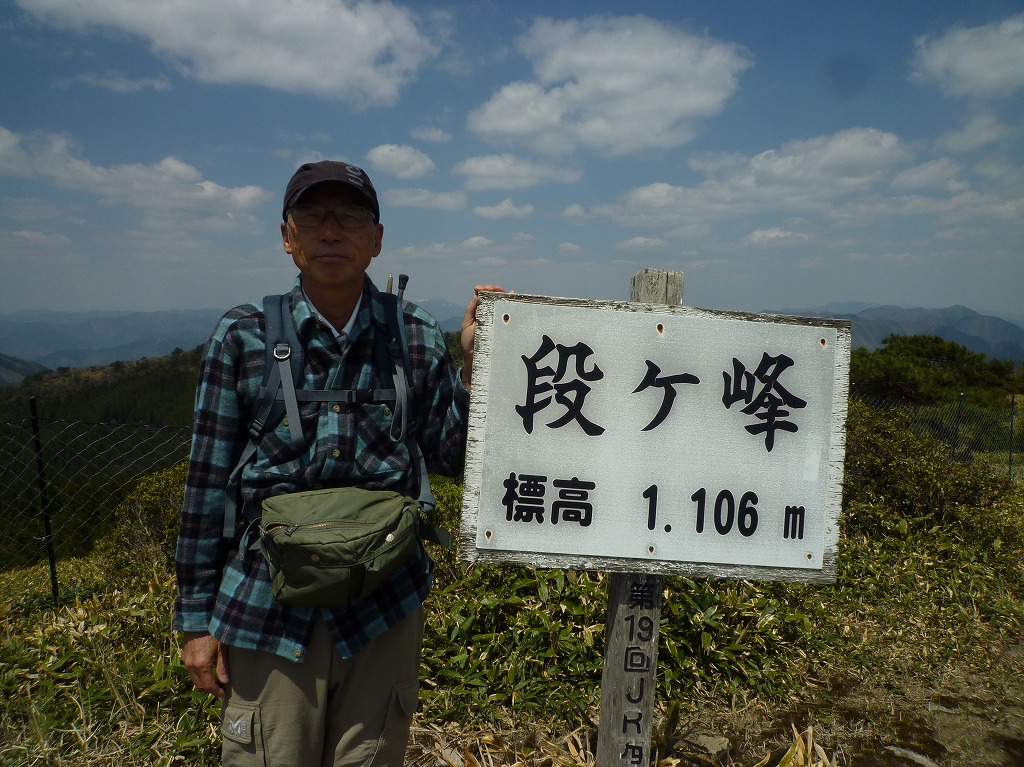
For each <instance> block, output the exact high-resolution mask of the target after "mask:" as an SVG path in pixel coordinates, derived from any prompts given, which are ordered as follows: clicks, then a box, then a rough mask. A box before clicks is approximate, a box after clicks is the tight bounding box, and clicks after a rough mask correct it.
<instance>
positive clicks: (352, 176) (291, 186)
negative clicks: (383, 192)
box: [281, 160, 380, 223]
mask: <svg viewBox="0 0 1024 767" xmlns="http://www.w3.org/2000/svg"><path fill="white" fill-rule="evenodd" d="M326 182H332V183H335V184H345V185H346V186H350V187H352V188H353V189H355V190H356V191H357V192H359V193H360V194H361V195H362V196H363V197H364V198H365V199H366V202H367V203H368V206H367V207H369V209H370V210H371V211H372V212H373V220H374V221H375V222H377V223H380V204H379V203H378V202H377V190H376V189H374V188H373V183H372V182H371V181H370V177H369V176H367V175H366V171H365V170H363V169H362V168H359V167H357V166H355V165H349V164H348V163H346V162H338V161H337V160H321V161H320V162H307V163H305V164H304V165H300V166H299V169H298V170H297V171H295V175H293V176H292V179H291V181H289V182H288V187H287V188H286V189H285V190H284V207H283V208H282V210H281V218H282V219H287V218H288V211H289V210H291V208H292V207H293V206H294V205H295V203H297V202H298V201H299V198H300V197H301V196H302V195H303V194H304V193H305V192H306V190H308V189H309V188H310V187H312V186H315V185H316V184H323V183H326Z"/></svg>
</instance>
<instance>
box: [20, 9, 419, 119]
mask: <svg viewBox="0 0 1024 767" xmlns="http://www.w3.org/2000/svg"><path fill="white" fill-rule="evenodd" d="M17 2H18V4H19V5H20V6H21V7H22V8H23V9H24V10H26V11H28V12H30V13H32V14H34V15H35V16H37V17H40V18H43V19H45V20H46V21H48V22H50V23H52V24H54V25H55V26H58V27H61V28H70V29H86V30H87V29H91V28H94V27H100V28H112V29H115V30H119V31H122V32H127V33H129V34H132V35H138V36H140V37H142V38H144V39H146V40H148V41H149V43H150V46H151V47H152V49H153V51H154V52H155V53H156V54H158V55H160V56H162V57H164V58H166V59H167V60H169V61H171V62H172V63H174V64H175V66H176V67H177V68H178V69H179V70H180V71H181V72H182V73H183V74H185V75H187V76H191V77H195V78H196V79H198V80H201V81H203V82H207V83H217V84H221V85H260V86H265V87H268V88H275V89H278V90H283V91H287V92H290V93H311V94H313V95H315V96H319V97H321V98H324V99H331V100H344V101H351V102H353V103H355V104H357V105H359V106H376V105H393V104H395V103H396V102H397V101H398V95H399V91H400V89H401V88H402V86H404V85H405V84H407V83H408V82H409V81H410V80H412V79H413V78H414V77H415V75H416V72H417V70H418V69H419V68H420V66H422V64H423V63H424V62H425V61H426V60H427V59H428V58H429V57H431V56H433V55H434V54H435V53H436V52H437V45H436V43H434V42H433V41H432V40H431V39H429V38H428V37H427V36H425V35H424V34H423V33H422V32H420V30H418V29H417V26H416V19H415V17H414V15H413V13H412V12H411V11H410V10H408V9H406V8H401V7H399V6H396V5H393V4H392V3H390V2H383V3H369V2H350V0H289V2H287V3H281V2H278V1H277V0H221V1H220V2H208V0H162V1H161V2H134V1H133V0H89V2H87V3H81V2H70V1H69V0H17Z"/></svg>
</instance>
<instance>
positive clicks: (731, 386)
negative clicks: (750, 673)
mask: <svg viewBox="0 0 1024 767" xmlns="http://www.w3.org/2000/svg"><path fill="white" fill-rule="evenodd" d="M477 318H478V329H477V352H476V356H475V367H474V373H473V391H472V398H471V406H470V424H469V443H468V448H467V461H466V473H465V482H464V488H465V492H464V498H463V518H462V528H461V547H460V556H461V557H462V558H463V559H465V560H469V561H478V562H496V563H497V562H507V563H515V564H524V565H532V566H537V567H555V568H575V569H589V570H605V571H611V572H630V573H650V574H688V575H698V576H728V577H741V578H748V579H760V580H789V581H804V582H831V581H833V580H834V579H835V557H836V551H837V543H838V527H839V526H838V520H839V506H840V500H841V488H842V473H843V456H844V446H845V441H844V426H845V420H846V406H847V394H848V370H849V354H850V324H849V322H848V321H844V320H823V319H809V318H799V317H784V316H774V315H761V314H741V313H735V312H721V311H710V310H702V309H695V308H689V307H679V306H660V305H651V304H642V303H632V302H612V301H584V300H575V299H560V298H549V297H541V296H524V295H508V294H485V295H484V296H482V297H481V302H480V306H479V308H478V311H477Z"/></svg>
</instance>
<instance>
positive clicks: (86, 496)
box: [0, 418, 192, 570]
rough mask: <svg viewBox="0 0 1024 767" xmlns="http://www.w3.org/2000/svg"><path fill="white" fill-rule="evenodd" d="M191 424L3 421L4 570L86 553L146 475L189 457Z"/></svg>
mask: <svg viewBox="0 0 1024 767" xmlns="http://www.w3.org/2000/svg"><path fill="white" fill-rule="evenodd" d="M191 436H192V435H191V430H190V429H187V428H182V427H166V426H130V425H125V424H104V423H83V422H76V421H61V420H48V419H33V418H27V419H25V420H24V421H21V422H18V423H0V460H2V461H3V466H4V467H5V469H4V472H3V480H2V481H0V521H2V523H3V524H2V528H0V529H2V531H3V532H2V533H0V570H7V569H10V568H14V567H24V566H27V565H32V564H36V563H38V562H41V561H46V560H47V559H48V558H49V559H51V561H52V559H54V558H56V559H62V558H65V557H72V556H77V555H81V554H84V553H87V552H88V551H89V550H90V549H91V548H92V545H93V543H94V542H95V541H96V539H97V538H98V536H100V535H102V533H103V531H104V530H105V529H106V528H107V527H108V526H109V525H110V524H111V523H112V522H113V519H114V512H115V510H116V509H117V507H118V505H119V504H120V503H121V501H122V500H124V498H125V496H126V495H127V493H128V492H130V490H131V489H132V487H134V485H135V483H136V482H137V481H138V480H139V479H140V478H141V477H144V476H146V475H148V474H151V473H153V472H155V471H160V470H162V469H167V468H170V467H172V466H174V465H176V464H177V463H180V462H181V461H184V460H186V459H187V458H188V449H189V442H190V440H191Z"/></svg>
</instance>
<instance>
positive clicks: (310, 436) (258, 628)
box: [174, 278, 469, 661]
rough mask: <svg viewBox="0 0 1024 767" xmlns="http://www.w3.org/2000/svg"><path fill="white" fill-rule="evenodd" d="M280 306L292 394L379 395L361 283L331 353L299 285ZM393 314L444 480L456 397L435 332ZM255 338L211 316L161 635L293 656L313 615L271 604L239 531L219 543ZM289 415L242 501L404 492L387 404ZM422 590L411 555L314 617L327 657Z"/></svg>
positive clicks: (249, 391) (403, 609)
mask: <svg viewBox="0 0 1024 767" xmlns="http://www.w3.org/2000/svg"><path fill="white" fill-rule="evenodd" d="M290 306H291V315H292V319H293V320H294V322H295V326H296V328H297V329H298V335H299V339H300V340H301V341H302V343H303V347H304V350H305V360H304V366H305V367H304V371H305V376H306V388H310V389H355V388H358V389H374V388H382V383H381V381H380V380H379V379H378V377H377V373H376V370H375V366H374V351H375V350H374V337H375V334H376V333H377V332H378V331H377V328H376V326H377V325H379V326H380V327H387V318H386V317H385V316H384V311H385V310H384V305H383V303H382V302H381V300H380V298H379V294H378V292H377V289H376V288H375V287H374V286H373V284H372V283H371V282H370V280H369V278H367V279H366V282H365V285H364V288H363V299H362V302H361V304H360V307H359V310H358V313H357V316H356V319H355V324H354V326H353V327H352V330H351V335H350V336H348V337H347V338H346V340H345V342H344V347H342V346H340V345H339V341H338V339H337V338H336V337H335V336H334V334H333V333H332V332H331V330H330V329H329V328H328V327H327V326H326V325H325V324H324V323H323V322H321V321H319V320H318V319H317V318H316V317H315V316H314V314H313V310H312V307H311V306H310V304H309V303H308V302H307V301H306V299H305V297H304V296H303V294H302V289H301V284H300V282H299V281H296V284H295V287H294V288H293V289H292V292H291V295H290ZM404 314H405V332H406V340H407V344H408V348H409V360H410V366H411V368H412V377H413V387H412V391H411V393H410V397H411V398H412V412H413V414H414V415H415V419H416V434H417V437H418V442H419V444H420V446H421V449H422V451H423V454H424V458H425V459H426V462H427V466H428V468H429V469H430V471H432V472H437V473H441V474H447V475H454V474H457V473H458V472H460V471H461V470H462V463H463V459H464V457H465V439H466V419H467V414H468V410H469V394H468V392H467V391H466V389H465V388H464V387H462V385H461V382H460V381H459V376H458V373H457V371H456V370H455V369H454V366H453V365H452V360H451V356H450V355H449V354H448V350H447V347H446V346H445V343H444V337H443V336H442V334H441V331H440V329H439V328H438V326H437V323H436V322H435V321H434V320H433V319H432V318H431V317H430V316H429V315H428V314H426V313H425V312H424V311H423V310H422V309H420V308H418V307H416V306H415V305H413V304H410V303H406V304H405V306H404ZM264 338H265V324H264V317H263V311H262V309H261V308H257V307H256V306H254V305H252V304H246V305H243V306H239V307H236V308H234V309H232V310H231V311H229V312H228V313H227V314H225V315H224V317H223V318H222V319H221V321H220V323H219V325H218V326H217V328H216V330H215V331H214V333H213V336H212V337H211V339H210V342H209V345H208V347H207V350H206V354H205V357H204V359H203V362H202V367H201V371H200V379H199V387H198V390H197V393H196V415H195V427H194V434H193V440H192V453H191V457H190V459H189V468H188V479H187V480H186V484H185V503H184V507H183V509H182V517H181V531H180V534H179V537H178V549H177V576H178V597H177V600H176V602H175V608H174V628H175V629H177V630H180V631H197V632H209V633H211V634H213V635H214V636H215V637H217V638H218V639H220V640H221V641H222V642H224V643H225V644H227V645H231V646H237V647H245V648H249V649H254V650H264V651H267V652H271V653H275V654H277V655H280V656H282V657H285V658H290V659H293V660H296V661H301V660H302V659H304V658H305V656H306V651H307V645H308V640H309V636H310V631H311V630H312V626H313V621H314V618H315V617H316V614H317V610H315V609H313V608H304V607H289V606H285V605H281V604H278V603H277V602H275V601H274V599H273V597H272V596H271V590H270V573H269V570H268V567H267V564H266V562H265V560H264V558H263V555H262V554H261V553H260V552H259V551H254V550H252V549H251V548H250V546H249V544H250V543H251V542H252V540H253V538H252V526H250V528H249V531H247V532H246V534H245V535H244V536H243V537H242V540H241V542H240V543H239V542H238V541H236V542H234V544H232V542H230V541H225V540H223V539H222V537H221V532H222V527H223V520H224V496H225V487H226V484H227V481H228V477H229V475H230V473H231V470H232V469H233V468H234V466H235V463H236V462H237V460H238V456H239V454H240V453H241V451H242V450H243V448H244V447H245V445H246V444H247V442H248V431H247V430H248V425H249V421H250V419H251V418H252V415H253V412H254V407H255V406H256V404H257V403H258V401H259V388H260V386H261V385H262V384H263V368H264V365H265V355H264V349H265V341H264ZM300 408H301V415H302V429H303V432H304V434H305V437H306V445H305V447H304V449H302V450H301V451H299V450H296V449H295V448H293V447H292V445H291V439H290V437H289V433H288V426H287V425H285V424H278V425H277V427H276V429H275V430H274V431H272V432H269V433H268V434H266V435H265V436H264V437H263V439H262V440H261V441H260V444H259V449H258V451H257V453H256V457H255V460H254V461H253V462H252V463H251V464H250V465H249V466H248V467H247V468H246V469H245V472H244V473H243V475H242V490H241V496H242V500H243V501H244V502H245V503H246V504H251V505H253V507H255V508H258V507H259V503H260V502H261V501H262V500H263V499H264V498H266V497H268V496H271V495H280V494H283V493H291V492H296V491H300V490H311V489H315V488H318V487H335V486H359V487H365V488H367V489H370V490H395V491H398V492H401V493H404V494H405V495H409V496H412V497H414V498H415V497H416V496H417V495H418V492H419V487H418V484H417V483H416V481H415V477H414V472H413V471H412V467H411V464H410V458H409V451H408V449H407V447H406V446H405V444H401V443H400V444H396V443H395V442H393V441H392V440H391V437H390V435H389V429H390V425H391V418H390V415H391V409H390V408H389V407H387V406H386V405H384V404H377V403H371V404H360V405H348V404H344V403H342V404H339V405H335V404H333V403H300ZM430 582H431V563H430V561H429V559H428V558H427V557H426V556H425V555H424V556H423V557H422V558H414V559H413V560H412V561H410V562H409V563H408V564H407V565H406V566H405V567H403V568H400V569H399V571H398V572H397V573H395V575H393V576H392V577H391V578H390V579H389V581H388V582H387V583H386V584H385V585H384V586H383V587H381V588H380V589H378V590H377V591H376V592H375V593H374V594H372V595H371V596H369V597H367V598H366V599H364V600H362V601H361V602H358V603H356V604H355V605H352V606H351V607H347V608H338V609H323V610H320V611H319V612H320V613H321V614H322V615H323V617H324V621H325V623H326V625H327V628H328V630H329V631H330V633H331V636H332V637H333V638H334V642H335V644H336V645H337V648H338V652H339V653H340V654H341V656H342V657H343V658H347V657H351V656H352V655H354V654H355V653H356V652H358V651H359V649H360V648H362V647H363V646H365V645H366V644H367V643H369V642H370V641H371V640H372V639H374V638H375V637H377V636H379V635H380V634H382V633H384V632H385V631H387V630H388V629H389V628H390V627H391V626H393V625H395V624H396V623H397V622H398V621H400V620H401V619H402V618H404V617H406V616H407V615H409V614H410V613H412V612H413V611H414V610H415V609H416V608H418V607H419V605H420V604H422V602H423V600H424V599H426V597H427V594H428V593H429V590H430Z"/></svg>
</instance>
